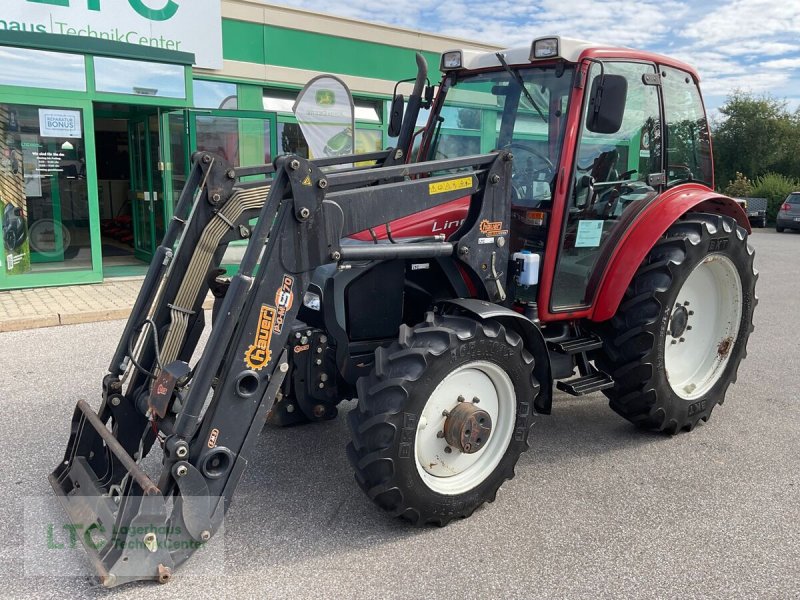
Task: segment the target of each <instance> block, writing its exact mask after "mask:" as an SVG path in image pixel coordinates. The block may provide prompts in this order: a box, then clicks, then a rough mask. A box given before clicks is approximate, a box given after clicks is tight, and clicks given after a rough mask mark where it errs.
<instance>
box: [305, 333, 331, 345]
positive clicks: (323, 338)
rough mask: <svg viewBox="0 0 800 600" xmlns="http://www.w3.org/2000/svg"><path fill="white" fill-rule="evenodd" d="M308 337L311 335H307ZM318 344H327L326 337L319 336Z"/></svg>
mask: <svg viewBox="0 0 800 600" xmlns="http://www.w3.org/2000/svg"><path fill="white" fill-rule="evenodd" d="M308 335H311V334H310V333H309V334H308ZM319 343H320V344H327V343H328V336H327V335H321V336H319Z"/></svg>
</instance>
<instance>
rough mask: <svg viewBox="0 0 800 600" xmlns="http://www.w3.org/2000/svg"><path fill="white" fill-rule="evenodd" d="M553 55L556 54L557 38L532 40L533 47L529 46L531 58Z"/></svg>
mask: <svg viewBox="0 0 800 600" xmlns="http://www.w3.org/2000/svg"><path fill="white" fill-rule="evenodd" d="M554 56H558V38H542V39H540V40H534V42H533V48H531V60H534V59H536V58H553V57H554Z"/></svg>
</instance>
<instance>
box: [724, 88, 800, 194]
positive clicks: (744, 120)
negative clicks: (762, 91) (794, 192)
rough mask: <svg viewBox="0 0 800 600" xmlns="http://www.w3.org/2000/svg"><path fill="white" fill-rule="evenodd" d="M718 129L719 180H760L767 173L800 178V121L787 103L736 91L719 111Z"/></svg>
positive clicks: (766, 96)
mask: <svg viewBox="0 0 800 600" xmlns="http://www.w3.org/2000/svg"><path fill="white" fill-rule="evenodd" d="M719 112H720V113H721V115H722V118H721V119H720V120H719V121H718V123H717V124H716V126H715V127H714V163H715V167H716V173H717V178H716V179H717V181H718V182H720V183H721V184H723V185H724V183H725V182H728V181H731V180H733V179H734V178H735V174H736V173H737V172H739V173H744V174H746V175H747V176H749V177H751V178H756V177H758V176H760V175H763V174H765V173H767V172H776V173H782V174H784V175H787V176H789V177H797V176H800V164H798V161H797V156H798V152H799V151H800V118H798V117H799V115H798V114H797V113H794V114H792V113H790V112H789V111H788V109H787V107H786V102H785V101H782V100H778V99H776V98H774V97H772V96H769V95H763V96H754V95H753V94H750V93H746V92H741V91H735V92H733V93H732V94H731V95H730V96H728V98H727V100H726V101H725V104H724V105H722V107H721V108H720V109H719Z"/></svg>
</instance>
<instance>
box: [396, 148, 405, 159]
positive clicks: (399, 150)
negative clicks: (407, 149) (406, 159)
mask: <svg viewBox="0 0 800 600" xmlns="http://www.w3.org/2000/svg"><path fill="white" fill-rule="evenodd" d="M394 157H395V158H396V159H397V160H400V159H401V158H403V151H402V150H401V149H400V148H398V149H397V152H395V153H394Z"/></svg>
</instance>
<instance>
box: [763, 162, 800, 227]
mask: <svg viewBox="0 0 800 600" xmlns="http://www.w3.org/2000/svg"><path fill="white" fill-rule="evenodd" d="M797 190H800V181H798V180H797V179H795V178H793V177H787V176H786V175H782V174H780V173H767V174H766V175H762V176H761V177H759V178H758V179H756V181H755V183H754V184H753V190H752V194H751V196H752V197H753V198H766V199H767V200H768V204H767V220H768V221H770V222H774V221H775V217H776V215H777V214H778V209H780V207H781V204H782V203H783V201H784V200H785V199H786V196H788V195H789V194H790V193H792V192H794V191H797Z"/></svg>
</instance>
